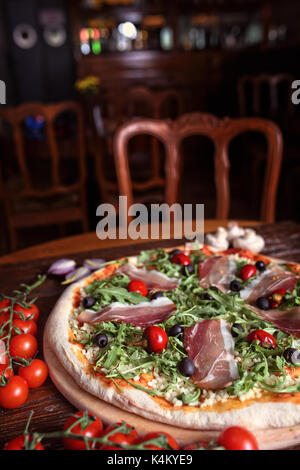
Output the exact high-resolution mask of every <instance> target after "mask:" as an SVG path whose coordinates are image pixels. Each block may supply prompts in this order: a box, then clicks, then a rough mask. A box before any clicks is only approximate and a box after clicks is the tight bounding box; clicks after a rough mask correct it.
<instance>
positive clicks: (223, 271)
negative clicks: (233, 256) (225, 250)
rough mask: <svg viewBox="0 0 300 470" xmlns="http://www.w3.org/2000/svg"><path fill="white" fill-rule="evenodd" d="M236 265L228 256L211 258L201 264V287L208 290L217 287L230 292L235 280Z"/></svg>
mask: <svg viewBox="0 0 300 470" xmlns="http://www.w3.org/2000/svg"><path fill="white" fill-rule="evenodd" d="M235 270H236V264H235V262H234V261H233V260H230V258H228V256H224V255H223V256H211V257H210V258H207V259H206V260H204V261H200V263H199V278H200V286H201V287H203V288H204V289H207V288H208V287H210V286H216V287H218V289H220V290H222V291H224V292H225V291H226V290H228V287H229V284H230V281H232V279H233V278H234V271H235Z"/></svg>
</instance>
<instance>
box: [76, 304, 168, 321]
mask: <svg viewBox="0 0 300 470" xmlns="http://www.w3.org/2000/svg"><path fill="white" fill-rule="evenodd" d="M174 310H176V306H175V304H174V303H173V302H172V301H171V300H170V299H168V298H167V297H159V298H158V299H155V300H152V301H151V302H141V303H139V304H137V305H129V304H122V303H120V302H113V303H112V304H110V305H108V306H107V307H105V308H103V309H102V310H100V311H98V312H94V311H93V310H84V311H83V312H81V313H80V315H79V316H78V317H77V320H78V321H79V322H82V323H83V322H86V323H101V322H108V321H116V322H124V323H131V324H132V325H135V326H149V325H155V324H156V323H161V322H164V321H166V320H167V319H168V318H169V317H170V316H171V315H172V313H173V312H174Z"/></svg>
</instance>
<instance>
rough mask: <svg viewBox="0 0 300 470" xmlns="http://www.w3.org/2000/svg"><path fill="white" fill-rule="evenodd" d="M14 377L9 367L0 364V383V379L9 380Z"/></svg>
mask: <svg viewBox="0 0 300 470" xmlns="http://www.w3.org/2000/svg"><path fill="white" fill-rule="evenodd" d="M13 375H14V371H13V369H12V368H11V367H8V364H0V382H1V379H2V377H5V378H6V379H10V378H11V377H12V376H13Z"/></svg>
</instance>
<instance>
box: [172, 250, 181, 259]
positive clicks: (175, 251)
mask: <svg viewBox="0 0 300 470" xmlns="http://www.w3.org/2000/svg"><path fill="white" fill-rule="evenodd" d="M180 253H182V251H181V250H172V251H170V253H169V256H170V258H172V256H174V255H179V254H180Z"/></svg>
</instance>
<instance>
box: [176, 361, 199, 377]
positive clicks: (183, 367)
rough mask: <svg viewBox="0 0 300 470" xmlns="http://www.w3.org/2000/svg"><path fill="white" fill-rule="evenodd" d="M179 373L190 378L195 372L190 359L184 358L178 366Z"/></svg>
mask: <svg viewBox="0 0 300 470" xmlns="http://www.w3.org/2000/svg"><path fill="white" fill-rule="evenodd" d="M178 369H179V372H180V373H181V374H182V375H184V376H185V377H191V376H192V375H193V373H194V372H195V364H194V363H193V361H192V360H191V359H189V358H188V357H185V358H184V359H182V360H181V361H180V362H179V364H178Z"/></svg>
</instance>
